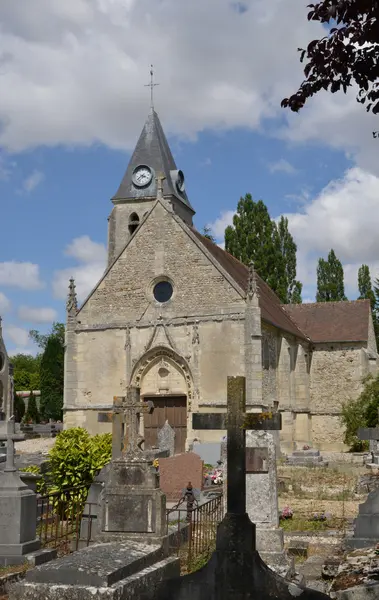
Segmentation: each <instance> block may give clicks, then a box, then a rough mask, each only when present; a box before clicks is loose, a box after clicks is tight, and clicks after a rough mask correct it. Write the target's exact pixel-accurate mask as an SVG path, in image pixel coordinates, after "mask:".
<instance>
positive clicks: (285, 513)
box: [279, 506, 293, 521]
mask: <svg viewBox="0 0 379 600" xmlns="http://www.w3.org/2000/svg"><path fill="white" fill-rule="evenodd" d="M292 517H293V510H292V508H290V507H289V506H285V507H284V508H283V509H282V511H281V513H280V514H279V519H280V520H283V521H285V520H287V519H292Z"/></svg>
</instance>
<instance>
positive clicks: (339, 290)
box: [316, 248, 347, 302]
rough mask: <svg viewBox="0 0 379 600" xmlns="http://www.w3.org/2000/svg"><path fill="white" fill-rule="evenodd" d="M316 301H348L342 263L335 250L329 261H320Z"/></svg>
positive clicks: (329, 256) (331, 252)
mask: <svg viewBox="0 0 379 600" xmlns="http://www.w3.org/2000/svg"><path fill="white" fill-rule="evenodd" d="M316 299H317V302H338V301H340V300H347V298H346V296H345V285H344V274H343V267H342V263H341V261H340V260H338V258H337V257H336V254H335V252H334V250H333V248H332V249H331V250H330V252H329V254H328V260H324V259H323V258H319V259H318V266H317V295H316Z"/></svg>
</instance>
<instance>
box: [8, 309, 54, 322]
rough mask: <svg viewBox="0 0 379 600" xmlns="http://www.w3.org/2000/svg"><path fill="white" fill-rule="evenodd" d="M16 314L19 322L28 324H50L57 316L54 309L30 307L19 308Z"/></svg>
mask: <svg viewBox="0 0 379 600" xmlns="http://www.w3.org/2000/svg"><path fill="white" fill-rule="evenodd" d="M17 314H18V318H19V319H21V321H26V322H29V323H52V322H53V321H55V320H56V318H57V316H58V313H57V311H56V310H54V308H43V307H40V308H33V307H31V306H20V308H19V309H18V312H17Z"/></svg>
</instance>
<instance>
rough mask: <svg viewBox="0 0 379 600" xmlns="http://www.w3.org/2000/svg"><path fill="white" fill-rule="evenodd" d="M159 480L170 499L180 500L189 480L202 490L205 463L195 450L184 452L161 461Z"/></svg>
mask: <svg viewBox="0 0 379 600" xmlns="http://www.w3.org/2000/svg"><path fill="white" fill-rule="evenodd" d="M159 481H160V487H161V490H162V492H163V493H164V494H165V495H166V498H167V500H169V501H178V500H179V499H180V497H181V495H182V490H183V488H185V487H186V485H187V484H188V482H189V481H190V482H191V483H192V486H193V487H194V488H195V489H199V490H202V488H203V481H204V463H203V461H202V460H201V458H200V456H198V455H197V454H195V453H194V452H183V453H182V454H176V455H175V456H170V457H169V458H162V459H160V461H159Z"/></svg>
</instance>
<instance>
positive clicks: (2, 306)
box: [0, 292, 11, 316]
mask: <svg viewBox="0 0 379 600" xmlns="http://www.w3.org/2000/svg"><path fill="white" fill-rule="evenodd" d="M10 307H11V303H10V300H9V299H8V298H7V297H6V295H5V294H3V293H2V292H0V316H1V315H2V313H5V312H7V311H8V310H9V309H10Z"/></svg>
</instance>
